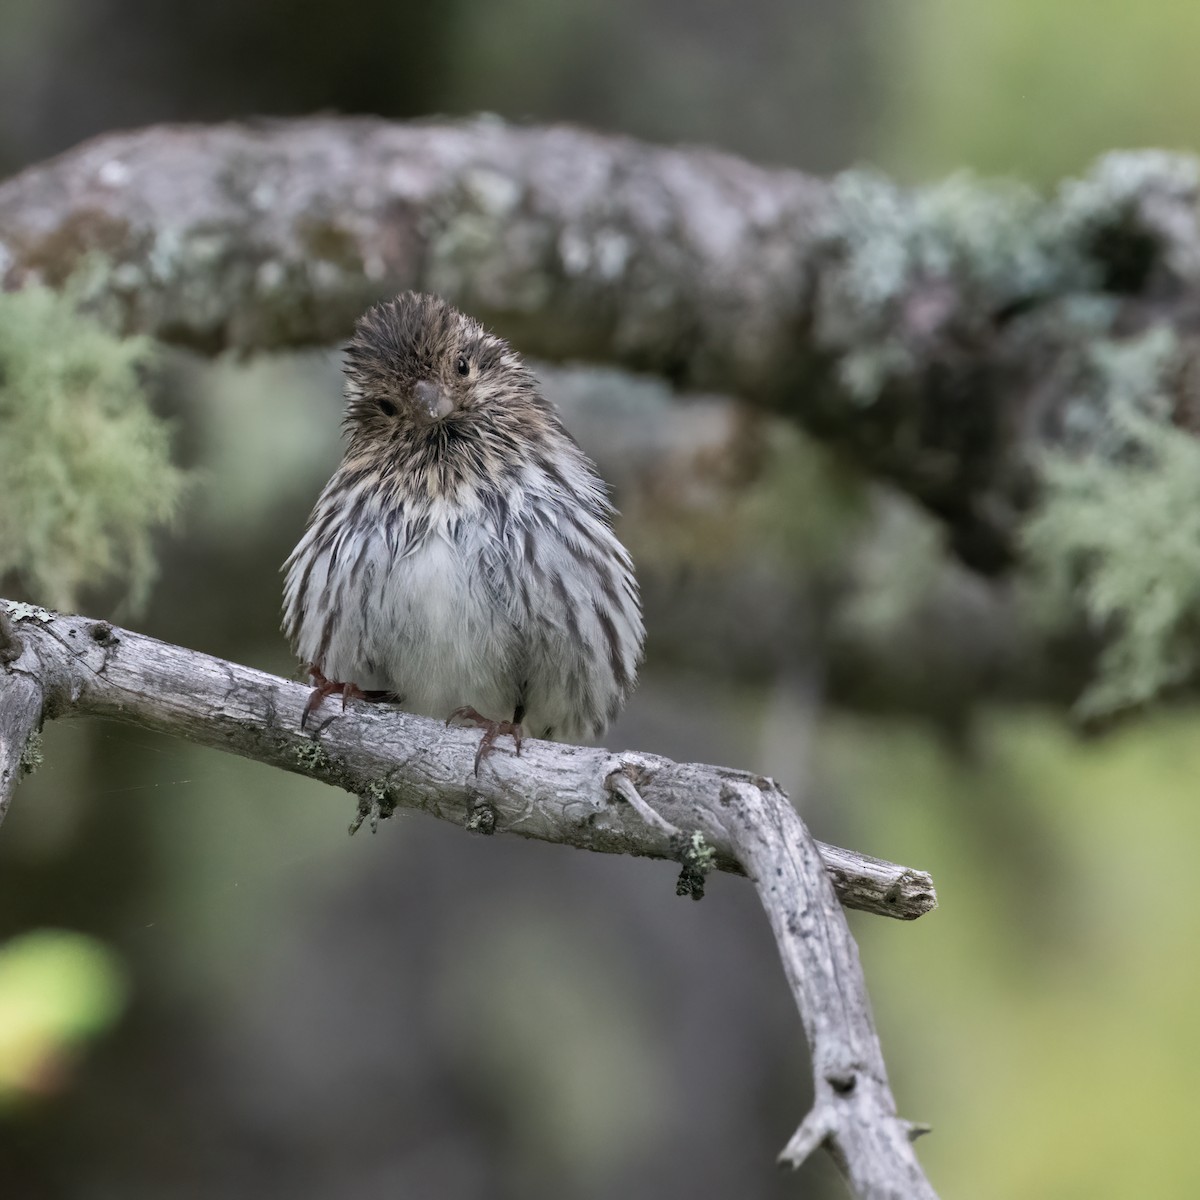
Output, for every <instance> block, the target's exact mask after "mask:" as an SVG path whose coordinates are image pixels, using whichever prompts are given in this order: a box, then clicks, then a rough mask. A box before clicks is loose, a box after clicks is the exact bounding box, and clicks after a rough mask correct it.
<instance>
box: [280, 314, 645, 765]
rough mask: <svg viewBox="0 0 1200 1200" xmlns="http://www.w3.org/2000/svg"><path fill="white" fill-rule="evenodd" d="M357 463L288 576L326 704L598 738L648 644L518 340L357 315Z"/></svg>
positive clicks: (624, 574) (462, 326)
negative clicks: (369, 705)
mask: <svg viewBox="0 0 1200 1200" xmlns="http://www.w3.org/2000/svg"><path fill="white" fill-rule="evenodd" d="M344 373H345V416H344V421H343V433H344V437H345V443H346V444H345V453H344V456H343V458H342V461H341V464H340V465H339V466H338V468H337V469H336V471H335V472H334V474H333V476H332V477H331V478H330V480H329V482H328V483H327V484H326V486H325V488H324V490H323V491H322V492H321V494H320V496H319V498H318V499H317V502H316V505H315V506H314V508H313V510H312V513H311V515H310V517H309V519H308V523H307V526H306V528H305V530H304V533H303V535H302V537H301V538H300V541H299V543H298V544H297V545H296V548H295V549H294V550H293V551H292V553H291V555H290V556H289V557H288V559H287V561H286V562H285V563H284V564H283V568H282V570H283V571H284V573H285V581H284V603H283V610H284V612H283V629H284V632H285V634H286V636H287V638H288V641H289V642H290V644H291V646H292V649H293V650H294V652H295V653H296V654H297V656H298V657H299V659H300V660H301V662H302V663H303V664H304V669H305V670H306V671H307V672H308V675H309V677H310V679H311V682H312V685H313V690H312V693H311V695H310V697H309V700H308V703H307V705H306V707H305V710H304V713H303V716H302V718H301V725H302V726H303V725H304V724H305V722H307V720H308V719H309V717H310V716H311V715H312V713H313V712H315V711H316V710H317V709H318V708H319V707H320V705H321V703H322V702H323V701H324V700H325V698H326V697H328V696H332V695H337V694H340V695H341V697H342V707H343V709H344V708H345V706H346V702H347V701H348V700H350V699H355V698H357V699H365V700H371V701H381V700H385V701H391V702H393V703H395V704H397V705H399V706H400V707H401V708H402V709H404V710H406V711H409V712H413V713H419V714H421V715H424V716H427V717H435V718H439V719H444V720H445V721H446V723H447V724H450V723H451V722H460V723H466V724H470V725H474V726H476V727H478V728H481V729H482V730H483V736H482V738H481V741H480V743H479V747H478V750H477V752H476V755H475V761H474V769H475V773H476V774H478V773H479V769H480V764H481V762H482V761H483V760H484V759H485V758H486V757H487V756H488V755H489V754H490V753H491V752H492V751H493V749H494V748H495V743H496V740H497V738H499V737H503V736H510V737H511V738H512V739H513V742H514V746H515V753H517V754H520V752H521V744H522V738H523V737H525V736H529V737H535V738H546V739H553V740H560V741H572V742H574V741H591V740H595V739H597V738H599V737H601V736H602V734H603V733H604V731H605V729H606V728H607V726H608V725H609V724H610V723H611V721H612V720H613V719H614V717H615V716H616V715H617V713H618V712H619V711H620V709H621V707H622V706H623V704H624V702H625V700H626V698H627V696H628V694H629V692H630V690H631V689H632V687H633V686H634V683H635V680H636V676H637V672H638V668H639V666H640V665H641V662H642V656H643V644H644V641H645V630H644V626H643V621H642V610H641V601H640V596H639V591H638V585H637V580H636V578H635V575H634V568H633V563H632V561H631V558H630V555H629V553H628V551H627V550H626V549H625V547H624V546H623V545H622V544H621V542H620V541H619V540H618V539H617V536H616V534H615V533H614V531H613V520H614V518H615V515H616V512H615V509H614V508H613V506H612V504H611V502H610V500H609V498H608V493H607V489H606V487H605V485H604V483H603V481H602V480H601V478H600V476H599V474H598V472H597V470H596V467H595V465H594V464H593V463H592V461H591V460H590V459H589V458H588V457H587V455H586V454H585V453H584V452H583V450H582V449H581V448H580V447H579V445H578V444H577V443H576V442H575V440H574V438H572V436H571V435H570V433H568V432H567V430H566V428H565V427H564V425H563V423H562V421H561V419H560V417H559V415H558V413H557V411H556V410H555V408H554V406H553V405H552V404H551V403H550V402H549V401H548V400H547V399H546V398H545V396H544V395H543V394H542V392H541V390H540V388H539V386H538V383H537V380H536V378H535V377H534V375H533V373H532V372H531V371H530V370H529V368H528V367H527V366H526V365H525V363H524V362H523V361H522V359H521V357H520V355H519V354H518V353H517V352H516V351H515V350H514V349H513V348H512V347H511V346H510V345H509V344H508V343H507V342H506V341H505V340H503V339H502V338H501V337H499V336H497V335H496V334H494V333H492V332H490V331H489V330H487V329H485V328H484V326H483V325H481V324H480V323H479V322H478V321H476V320H475V319H474V318H472V317H470V316H467V315H466V314H464V313H462V312H460V311H459V310H457V309H456V308H454V307H452V306H451V305H450V304H449V303H447V302H446V301H445V300H443V299H442V298H440V297H438V296H434V295H428V294H422V293H418V292H411V291H410V292H404V293H402V294H401V295H398V296H396V297H395V298H394V299H390V300H386V301H383V302H381V303H378V304H376V305H374V306H373V307H372V308H370V309H369V310H368V311H367V312H366V313H365V314H364V315H363V316H362V317H360V318H359V320H358V322H357V324H356V326H355V330H354V335H353V337H352V338H351V340H350V342H349V345H348V347H347V349H346V352H345V363H344Z"/></svg>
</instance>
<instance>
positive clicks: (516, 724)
mask: <svg viewBox="0 0 1200 1200" xmlns="http://www.w3.org/2000/svg"><path fill="white" fill-rule="evenodd" d="M451 721H463V722H466V723H467V724H470V725H476V726H478V727H479V728H480V729H482V730H483V737H482V738H480V739H479V749H478V750H476V751H475V774H476V775H478V774H479V764H480V763H481V762H483V760H484V759H485V758H487V756H488V755H489V754H491V752H492V751H493V750H494V749H495V748H496V739H497V738H498V737H510V738H512V740H513V742H515V743H516V747H517V754H520V753H521V741H522V739H523V738H524V736H525V731H524V730H523V729H522V728H521V722H520V721H493V720H492V719H491V717H485V716H484V715H483V714H482V713H480V712H476V710H475V709H473V708H472V707H471V706H470V705H469V704H465V705H463V707H462V708H456V709H455V710H454V711H453V712H452V713H451V714H450V715H449V716H448V717H447V718H446V724H447V725H449V724H450V722H451Z"/></svg>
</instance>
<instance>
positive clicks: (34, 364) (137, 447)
mask: <svg viewBox="0 0 1200 1200" xmlns="http://www.w3.org/2000/svg"><path fill="white" fill-rule="evenodd" d="M150 357H151V344H150V343H149V342H148V341H147V340H146V339H143V338H119V337H116V336H114V335H113V334H112V333H110V332H109V331H108V330H107V329H105V328H104V326H103V325H101V324H100V322H99V321H97V320H96V319H95V318H93V317H90V316H87V315H85V314H83V313H81V312H80V311H79V309H78V307H77V297H76V294H75V293H74V292H73V290H72V289H71V288H70V287H68V288H67V289H66V290H65V291H64V292H62V293H58V292H54V291H51V290H49V289H47V288H41V287H29V288H26V289H24V290H22V291H19V292H11V293H7V294H0V479H2V480H3V481H4V503H3V505H0V577H3V576H5V575H16V576H17V577H19V579H20V580H21V581H22V583H23V584H24V586H25V587H26V588H27V589H28V590H29V591H31V592H33V593H34V594H35V595H37V596H39V597H41V598H43V599H44V600H45V601H46V603H47V604H49V605H50V606H52V607H54V608H59V609H71V608H75V607H77V605H78V599H79V596H80V593H81V591H82V590H83V589H84V588H86V587H88V586H93V585H101V584H106V583H114V582H115V583H118V584H119V585H120V586H121V587H122V588H123V590H124V592H125V596H126V598H127V600H128V602H129V603H130V604H131V605H134V606H136V605H137V604H139V603H141V602H142V601H143V600H144V599H145V596H146V594H147V591H148V589H149V586H150V583H151V581H152V579H153V576H154V556H153V541H152V539H153V533H154V531H155V529H156V528H158V527H160V526H162V525H163V524H165V523H166V522H168V521H169V520H170V519H171V517H172V516H173V515H174V512H175V509H176V506H177V503H178V500H179V496H180V492H181V489H182V484H183V476H182V474H181V473H180V471H179V470H178V469H177V468H176V467H175V466H173V465H172V463H171V457H170V438H169V430H168V428H167V426H166V425H165V423H164V422H163V421H162V420H160V419H159V418H158V417H156V416H155V415H154V414H153V412H151V410H150V406H149V403H148V400H147V395H146V385H145V379H144V376H145V371H146V368H147V366H148V363H149V360H150Z"/></svg>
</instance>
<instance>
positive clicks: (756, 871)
mask: <svg viewBox="0 0 1200 1200" xmlns="http://www.w3.org/2000/svg"><path fill="white" fill-rule="evenodd" d="M308 694H309V693H308V689H307V688H305V687H303V686H302V685H300V684H298V683H294V682H289V681H287V680H284V679H280V678H278V677H277V676H273V675H269V674H266V673H265V672H262V671H256V670H253V669H251V668H249V667H243V666H239V665H237V664H235V663H231V662H226V661H224V660H222V659H218V658H213V657H211V656H209V655H207V654H201V653H199V652H197V651H194V650H188V649H185V648H183V647H181V646H173V645H168V644H166V643H164V642H159V641H156V640H155V639H153V638H149V637H145V636H143V635H141V634H137V633H133V632H130V631H128V630H125V629H119V628H115V627H113V626H112V625H109V624H108V623H107V622H103V621H92V620H89V619H87V618H84V617H77V616H62V615H58V614H54V613H48V612H46V611H45V610H42V609H35V608H32V607H31V606H29V605H16V604H12V603H10V602H8V601H0V789H2V790H0V811H3V808H4V806H6V804H7V802H8V800H9V798H10V797H11V794H12V790H13V788H14V787H15V785H16V781H17V778H18V777H19V775H20V773H21V769H20V762H21V759H22V755H23V753H24V750H25V745H26V741H27V739H28V737H29V735H30V733H31V732H32V731H33V730H35V729H37V728H38V727H39V726H40V724H41V722H42V721H43V720H44V719H46V718H53V717H66V716H83V715H93V716H103V717H109V718H112V719H116V720H121V721H128V722H131V723H133V724H136V725H142V726H145V727H147V728H150V729H156V730H159V731H161V732H163V733H169V734H174V735H176V736H179V737H184V738H187V739H188V740H189V741H192V742H196V743H199V744H201V745H206V746H212V747H215V748H218V749H221V750H227V751H229V752H231V753H234V754H240V755H242V756H244V757H247V758H253V759H257V760H258V761H260V762H265V763H270V764H273V765H274V766H278V767H282V768H284V769H285V770H289V771H294V772H296V773H298V774H303V775H309V776H311V777H313V778H315V779H320V780H323V781H325V782H327V783H332V784H335V785H336V786H338V787H341V788H345V789H346V790H347V791H349V792H351V793H353V794H354V795H356V796H357V797H358V798H359V818H360V819H362V818H365V817H371V818H375V817H377V816H387V815H389V814H390V813H391V811H392V810H393V809H394V808H396V807H404V808H413V809H420V810H423V811H425V812H428V813H431V814H432V815H434V816H437V817H440V818H442V819H443V820H448V821H452V822H454V823H455V824H458V825H462V826H464V827H466V828H468V829H473V830H476V831H479V832H484V833H516V834H520V835H521V836H523V837H534V838H539V839H541V840H544V841H550V842H561V843H563V844H566V845H572V846H577V847H579V848H581V849H586V850H596V851H601V852H610V853H626V854H638V855H646V856H650V857H655V858H667V859H676V860H681V861H683V862H684V864H685V872H689V873H690V875H691V878H692V879H693V881H694V880H695V878H696V876H697V875H698V874H699V873H702V872H703V871H704V870H705V869H707V868H708V867H710V866H711V867H712V868H715V869H720V870H727V871H734V872H743V873H745V874H747V875H749V876H750V877H751V879H752V880H753V881H754V884H755V887H756V888H757V889H758V893H759V896H760V898H761V900H762V902H763V906H764V908H765V909H766V911H767V917H768V919H769V920H770V922H771V926H772V929H773V930H774V933H775V938H776V941H777V943H778V945H779V950H780V955H781V957H782V959H783V964H784V969H785V973H786V975H787V978H788V982H789V984H790V985H791V988H792V991H793V994H794V995H795V998H796V1003H797V1006H798V1007H799V1009H800V1014H801V1018H802V1020H803V1022H804V1027H805V1032H806V1033H807V1035H808V1040H809V1046H810V1049H811V1052H812V1060H813V1071H814V1076H815V1085H816V1105H815V1108H814V1110H813V1113H812V1114H811V1115H810V1116H809V1117H808V1118H807V1119H806V1120H805V1122H804V1123H803V1124H802V1125H801V1127H800V1129H799V1131H798V1132H797V1134H796V1136H795V1137H793V1139H792V1141H791V1142H790V1143H789V1145H788V1146H787V1148H786V1149H785V1150H784V1152H783V1154H782V1155H781V1161H782V1162H783V1163H785V1164H786V1165H789V1166H798V1165H799V1164H800V1162H802V1161H803V1160H804V1158H805V1157H807V1155H808V1154H809V1153H811V1152H812V1150H814V1149H815V1148H816V1147H817V1146H818V1145H824V1146H825V1147H826V1148H827V1149H828V1150H829V1152H830V1153H831V1154H832V1155H833V1157H834V1159H835V1161H837V1163H838V1164H839V1166H840V1167H841V1168H842V1170H843V1172H844V1173H845V1175H846V1177H847V1179H848V1180H849V1182H850V1185H851V1187H852V1189H853V1191H854V1193H855V1195H857V1196H860V1197H864V1198H867V1197H869V1198H871V1200H884V1198H889V1200H891V1198H898V1197H918V1198H919V1197H932V1196H933V1195H934V1193H933V1191H932V1189H931V1188H930V1186H929V1184H928V1182H927V1181H926V1179H925V1177H924V1175H923V1173H922V1171H921V1168H920V1166H919V1164H918V1163H917V1160H916V1157H915V1155H914V1154H913V1152H912V1147H911V1144H910V1143H911V1135H912V1134H911V1131H912V1128H913V1127H912V1126H911V1125H910V1124H909V1123H908V1122H905V1121H902V1120H901V1119H900V1118H899V1117H898V1116H897V1115H896V1108H895V1102H894V1100H893V1098H892V1094H891V1091H890V1088H889V1086H888V1082H887V1073H886V1069H885V1067H884V1063H883V1055H882V1052H881V1050H880V1046H879V1040H878V1037H877V1035H876V1033H875V1028H874V1024H873V1022H872V1019H871V1015H870V1006H869V1002H868V1000H867V992H866V985H865V982H864V980H863V975H862V969H861V967H860V965H859V962H858V953H857V950H856V948H855V945H854V941H853V939H852V937H851V935H850V931H849V928H848V927H847V925H846V920H845V916H844V914H843V913H842V910H841V907H840V905H839V903H838V900H839V899H840V900H841V903H842V904H845V905H847V906H850V907H854V908H860V909H864V910H866V911H868V912H875V913H881V914H885V915H888V916H895V917H900V918H904V919H912V918H914V917H917V916H920V915H921V914H922V913H924V912H928V911H929V910H930V909H931V908H933V907H934V906H935V904H936V897H935V894H934V890H933V883H932V881H931V879H930V878H929V876H928V875H927V874H925V873H924V872H921V871H915V870H911V869H909V868H906V867H901V866H897V865H895V864H893V863H887V862H882V861H880V860H878V859H874V858H868V857H866V856H863V855H858V854H855V853H853V852H852V851H849V850H842V849H839V848H837V847H834V846H825V845H822V844H820V843H817V842H814V841H813V839H812V837H811V835H810V834H809V832H808V830H807V829H806V828H805V826H804V823H803V822H802V821H801V819H800V817H799V815H798V814H797V812H796V810H795V808H794V807H793V806H792V804H791V802H790V801H789V800H788V798H787V797H786V795H784V793H783V792H782V791H781V790H780V789H779V788H778V787H777V786H776V784H775V783H774V782H773V781H771V780H769V779H765V778H762V777H760V776H754V775H751V774H747V773H746V772H743V771H733V770H728V769H726V768H723V767H712V766H702V765H698V764H694V763H675V762H671V761H670V760H668V759H664V758H660V757H657V756H655V755H647V754H631V753H620V754H614V753H611V752H609V751H607V750H602V749H588V748H584V747H580V746H565V745H558V744H555V743H550V742H541V741H533V740H529V741H527V742H526V744H525V749H524V751H523V753H522V754H521V756H520V758H517V757H515V756H513V755H511V754H505V753H496V754H494V755H492V756H491V757H490V758H489V759H488V760H487V763H486V766H485V767H484V769H483V770H482V771H481V772H480V774H479V776H478V777H477V776H476V775H475V774H474V772H473V770H472V761H473V757H474V752H475V745H476V742H477V740H478V735H477V734H475V733H471V732H467V731H465V730H456V729H446V728H444V727H443V726H442V725H441V723H439V722H436V721H430V720H426V719H425V718H422V717H415V716H411V715H409V714H406V713H401V712H397V711H394V710H391V709H386V708H381V707H375V706H368V705H361V704H355V703H352V704H351V706H350V708H349V709H348V710H347V711H346V712H345V713H342V712H341V711H340V710H339V709H337V708H332V709H327V710H322V716H323V719H322V720H320V721H318V722H317V723H316V727H315V728H313V727H312V726H311V725H310V729H309V731H308V732H307V733H305V732H302V731H301V729H300V714H301V711H302V709H303V707H304V704H305V701H306V700H307V697H308ZM647 809H649V810H650V813H652V814H656V817H655V816H653V815H650V813H647ZM647 817H649V819H647ZM680 833H682V834H683V835H684V836H683V838H682V839H681V837H680Z"/></svg>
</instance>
